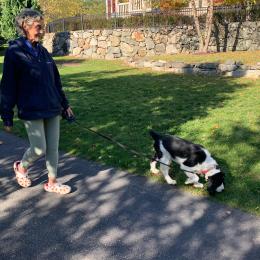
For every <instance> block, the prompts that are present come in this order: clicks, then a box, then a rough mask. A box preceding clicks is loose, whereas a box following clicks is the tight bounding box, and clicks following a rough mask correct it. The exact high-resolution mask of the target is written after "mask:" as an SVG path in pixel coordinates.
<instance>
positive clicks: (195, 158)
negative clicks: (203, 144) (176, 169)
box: [183, 150, 207, 167]
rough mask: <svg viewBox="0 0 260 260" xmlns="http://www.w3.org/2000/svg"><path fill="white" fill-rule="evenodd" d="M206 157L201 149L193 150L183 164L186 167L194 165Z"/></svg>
mask: <svg viewBox="0 0 260 260" xmlns="http://www.w3.org/2000/svg"><path fill="white" fill-rule="evenodd" d="M206 157H207V156H206V154H205V152H204V151H203V150H199V151H195V152H192V153H191V155H190V157H189V158H188V159H187V160H186V161H184V162H183V164H184V165H185V166H188V167H194V166H195V165H196V164H198V163H202V162H204V161H205V159H206Z"/></svg>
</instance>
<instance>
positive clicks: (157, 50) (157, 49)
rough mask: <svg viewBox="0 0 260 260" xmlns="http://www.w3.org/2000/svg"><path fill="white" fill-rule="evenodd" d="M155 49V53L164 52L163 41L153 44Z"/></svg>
mask: <svg viewBox="0 0 260 260" xmlns="http://www.w3.org/2000/svg"><path fill="white" fill-rule="evenodd" d="M155 51H156V52H157V53H164V52H165V45H164V44H163V43H160V44H157V45H155Z"/></svg>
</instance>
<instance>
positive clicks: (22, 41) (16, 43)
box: [8, 37, 41, 53]
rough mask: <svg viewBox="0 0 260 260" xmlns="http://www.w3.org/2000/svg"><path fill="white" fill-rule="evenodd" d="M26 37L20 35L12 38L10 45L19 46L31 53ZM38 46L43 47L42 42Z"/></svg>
mask: <svg viewBox="0 0 260 260" xmlns="http://www.w3.org/2000/svg"><path fill="white" fill-rule="evenodd" d="M25 41H26V39H25V38H24V37H19V38H17V39H15V40H11V41H9V42H8V43H9V47H11V46H18V47H20V48H22V49H23V50H25V51H27V52H29V53H31V50H30V49H29V47H28V46H27V45H26V43H25ZM38 47H39V48H40V49H41V44H38Z"/></svg>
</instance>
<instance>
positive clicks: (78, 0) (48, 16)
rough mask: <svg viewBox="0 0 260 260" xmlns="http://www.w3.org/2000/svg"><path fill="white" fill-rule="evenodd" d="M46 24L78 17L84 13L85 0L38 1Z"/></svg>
mask: <svg viewBox="0 0 260 260" xmlns="http://www.w3.org/2000/svg"><path fill="white" fill-rule="evenodd" d="M38 2H39V4H40V7H41V10H42V11H43V14H44V18H45V22H46V23H48V22H50V21H52V20H56V19H60V18H65V17H70V16H76V15H79V14H81V13H82V12H84V1H83V0H48V1H46V0H38Z"/></svg>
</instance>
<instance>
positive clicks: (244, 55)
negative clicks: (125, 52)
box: [151, 50, 260, 65]
mask: <svg viewBox="0 0 260 260" xmlns="http://www.w3.org/2000/svg"><path fill="white" fill-rule="evenodd" d="M151 59H152V60H165V61H182V62H186V63H198V62H218V63H224V62H225V61H226V60H235V61H241V62H242V63H243V64H246V65H254V64H256V63H257V62H260V50H258V51H235V52H232V51H229V52H221V53H220V52H218V53H208V54H184V53H179V54H173V55H157V56H153V57H151Z"/></svg>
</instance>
